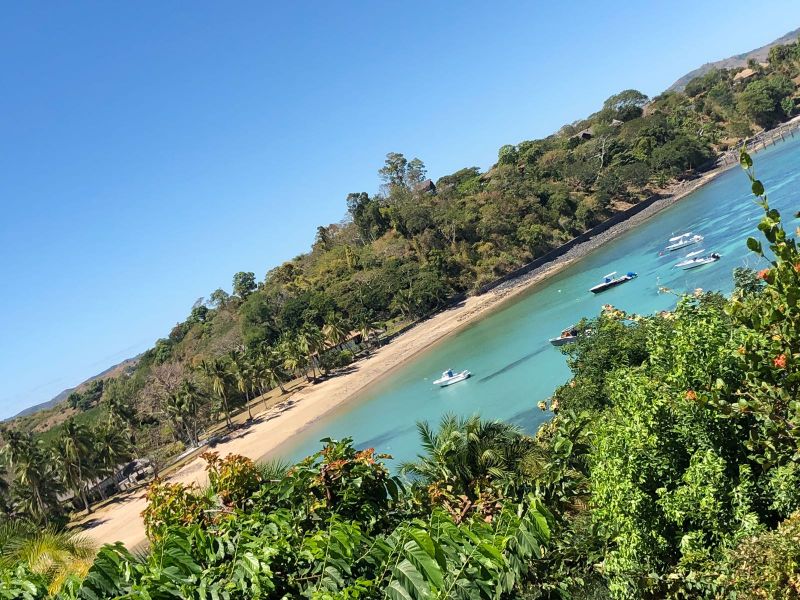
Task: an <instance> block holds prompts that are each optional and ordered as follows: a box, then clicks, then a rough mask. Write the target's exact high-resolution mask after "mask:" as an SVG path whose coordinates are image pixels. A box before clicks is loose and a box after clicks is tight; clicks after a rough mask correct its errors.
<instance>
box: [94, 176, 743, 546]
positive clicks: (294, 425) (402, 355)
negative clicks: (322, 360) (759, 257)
mask: <svg viewBox="0 0 800 600" xmlns="http://www.w3.org/2000/svg"><path fill="white" fill-rule="evenodd" d="M726 168H727V167H723V168H719V169H716V170H714V171H710V172H708V173H706V174H704V175H703V176H702V177H699V178H698V179H695V180H693V181H690V182H686V183H684V184H682V185H678V186H675V187H674V188H672V189H671V190H670V191H671V192H672V193H671V194H669V195H666V196H665V197H664V198H662V199H660V200H658V201H656V202H655V203H653V204H652V205H651V206H649V207H647V208H646V209H644V210H643V211H641V212H639V213H638V214H636V215H634V216H632V217H631V218H629V219H627V220H625V221H623V222H621V223H618V224H617V225H615V226H613V227H612V228H610V229H608V230H606V231H604V232H603V233H601V234H598V235H597V236H595V237H593V238H591V239H589V240H588V241H587V242H585V243H582V244H580V245H578V246H575V247H573V248H572V249H570V250H569V251H568V252H567V253H565V254H564V255H562V256H561V257H559V258H558V259H556V260H554V261H552V262H550V263H548V264H546V265H544V266H542V267H540V268H538V269H535V270H533V271H531V272H529V273H527V274H525V275H523V276H521V277H518V278H516V279H514V280H511V281H508V282H506V283H503V284H502V285H500V286H498V287H497V288H495V289H493V290H491V291H489V292H487V293H485V294H483V295H480V296H473V297H469V298H467V299H466V300H465V301H464V302H462V303H460V304H458V305H456V306H454V307H451V308H449V309H447V310H445V311H443V312H441V313H438V314H436V315H434V316H433V317H431V318H429V319H426V320H425V321H422V322H420V323H418V324H417V325H415V326H414V327H412V328H411V329H409V330H408V331H406V332H404V333H402V334H401V335H399V336H398V337H397V338H395V339H394V340H393V341H392V342H390V343H389V344H387V345H385V346H383V347H381V348H379V349H378V350H376V351H375V352H373V353H372V354H371V355H370V356H369V357H367V358H365V359H362V360H360V361H358V362H357V363H355V364H354V365H353V367H352V370H351V371H349V372H347V373H346V374H342V375H339V376H336V377H332V378H330V379H327V380H325V381H322V382H321V383H318V384H316V385H312V386H306V387H305V388H304V389H302V390H300V391H298V392H296V393H294V394H292V395H290V396H289V397H288V398H287V399H286V400H284V401H283V402H282V403H280V404H278V405H276V406H274V407H272V408H270V409H269V410H267V411H265V412H262V413H261V414H260V415H258V418H257V419H256V420H255V422H254V423H252V424H250V425H249V426H247V427H243V428H241V429H239V430H236V431H234V432H232V433H231V434H230V435H229V436H227V437H226V438H225V439H223V440H221V441H220V442H218V443H217V444H216V445H215V447H214V448H213V450H214V451H216V452H218V453H219V454H220V455H222V456H224V455H226V454H229V453H236V454H242V455H244V456H248V457H250V458H253V459H259V458H261V457H264V456H266V455H269V454H270V453H271V452H274V451H276V450H277V449H278V448H279V447H280V446H281V444H283V443H284V442H286V441H287V440H290V439H291V438H292V437H293V436H295V435H296V434H297V433H298V432H300V431H301V430H303V429H304V428H306V427H307V426H308V425H310V424H311V423H313V422H315V421H318V420H319V419H321V418H323V417H324V416H325V415H326V414H327V413H328V412H329V411H331V410H332V409H334V408H336V407H338V406H340V405H342V404H343V403H345V402H347V401H348V400H350V399H352V398H354V397H355V396H356V395H357V394H358V393H359V392H361V391H363V390H364V389H365V388H366V387H367V386H369V385H371V384H373V383H374V382H375V381H377V380H379V379H380V378H381V377H384V376H385V375H386V374H388V373H389V372H391V371H392V370H394V369H396V368H398V367H400V366H402V365H403V364H404V363H405V362H406V361H408V360H409V359H411V358H412V357H414V356H415V355H417V354H419V353H421V352H424V351H427V350H429V349H430V348H431V347H432V346H433V345H434V344H435V343H436V342H439V341H441V340H442V339H444V338H445V337H447V336H448V335H450V334H452V333H453V332H455V331H457V330H458V329H460V328H461V327H464V326H465V325H467V324H468V323H470V322H473V321H475V320H477V319H480V318H482V317H484V316H485V315H486V314H487V313H488V312H489V311H492V310H495V309H496V308H497V307H499V306H500V305H501V304H502V303H503V302H504V301H506V300H508V299H509V298H511V297H513V296H515V295H517V294H520V293H522V292H525V291H527V290H529V289H530V288H531V287H532V286H535V285H536V284H537V283H539V282H541V281H543V280H545V279H546V278H548V277H549V276H551V275H552V274H554V273H556V272H558V271H559V270H561V269H563V268H565V267H566V266H567V265H569V264H571V263H572V262H574V261H576V260H578V259H580V258H582V257H583V256H585V255H586V254H587V253H589V252H591V251H592V250H594V249H595V248H597V247H599V246H600V245H602V244H604V243H605V242H607V241H609V240H611V239H613V238H614V237H616V236H618V235H620V234H621V233H624V232H625V231H628V230H630V229H632V228H634V227H636V226H637V225H638V224H639V223H641V222H642V221H644V220H646V219H648V218H649V217H651V216H653V215H654V214H656V213H657V212H659V211H660V210H663V209H664V208H666V207H667V206H670V205H671V204H673V203H675V202H677V201H678V200H680V199H681V198H683V197H684V196H686V195H687V194H689V193H691V192H693V191H694V190H696V189H697V188H699V187H700V186H702V185H704V184H705V183H707V182H709V181H710V180H711V179H713V178H715V177H716V176H718V175H719V174H720V173H721V172H723V171H724V170H725V169H726ZM204 465H205V463H204V461H203V460H202V459H200V458H196V459H194V460H192V461H191V462H189V463H188V464H186V465H185V466H183V467H182V468H180V469H179V470H178V471H176V472H175V473H174V474H172V475H171V476H170V477H169V478H168V481H172V482H182V483H187V484H189V483H196V484H198V485H204V484H205V483H206V474H205V470H204ZM144 493H145V492H144V489H139V490H136V491H133V492H129V493H126V494H122V495H120V496H118V497H117V498H115V499H114V500H113V501H112V502H111V503H110V504H108V505H106V506H104V507H102V508H100V509H99V510H97V511H96V512H95V513H94V514H92V515H90V517H89V518H87V519H85V525H84V527H83V528H84V532H85V534H86V535H87V536H89V537H90V538H91V539H93V540H94V541H96V542H97V543H98V544H103V543H111V542H116V541H121V542H123V543H124V544H125V545H126V546H127V547H128V548H133V547H136V546H139V545H141V544H143V543H144V542H145V541H146V539H145V535H144V526H143V523H142V519H141V516H140V513H141V512H142V510H144V508H145V500H144Z"/></svg>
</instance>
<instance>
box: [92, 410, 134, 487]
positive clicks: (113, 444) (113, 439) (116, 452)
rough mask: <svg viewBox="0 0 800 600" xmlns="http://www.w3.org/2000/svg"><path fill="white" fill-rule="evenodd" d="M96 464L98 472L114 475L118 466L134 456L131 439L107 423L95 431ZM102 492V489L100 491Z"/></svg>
mask: <svg viewBox="0 0 800 600" xmlns="http://www.w3.org/2000/svg"><path fill="white" fill-rule="evenodd" d="M93 437H94V454H95V465H96V469H97V472H98V474H102V475H113V474H114V473H115V471H116V469H117V467H118V466H120V465H121V464H122V463H126V462H128V461H129V460H130V459H131V458H132V457H133V449H132V446H131V443H130V439H129V438H128V436H127V435H125V433H124V432H123V431H120V430H119V429H118V428H116V427H114V426H112V425H109V424H106V425H102V426H101V427H98V428H97V429H95V431H94V436H93ZM100 493H101V494H102V493H103V492H102V490H101V491H100Z"/></svg>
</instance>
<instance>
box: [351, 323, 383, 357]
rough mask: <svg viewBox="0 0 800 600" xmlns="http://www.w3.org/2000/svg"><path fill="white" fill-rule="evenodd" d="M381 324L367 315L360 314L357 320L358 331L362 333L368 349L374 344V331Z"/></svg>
mask: <svg viewBox="0 0 800 600" xmlns="http://www.w3.org/2000/svg"><path fill="white" fill-rule="evenodd" d="M379 326H380V324H379V323H378V322H377V321H373V320H372V319H370V318H369V317H368V316H367V315H362V316H360V317H359V318H358V320H357V321H356V327H357V331H358V333H359V335H361V341H362V343H363V344H364V346H365V347H366V349H367V351H369V349H370V347H371V346H372V332H373V331H375V330H376V329H378V327H379Z"/></svg>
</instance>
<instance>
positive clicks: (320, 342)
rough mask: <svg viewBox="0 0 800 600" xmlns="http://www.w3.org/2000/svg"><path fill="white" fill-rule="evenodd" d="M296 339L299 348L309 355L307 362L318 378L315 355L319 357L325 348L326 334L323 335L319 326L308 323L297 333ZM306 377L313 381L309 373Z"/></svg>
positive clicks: (314, 377)
mask: <svg viewBox="0 0 800 600" xmlns="http://www.w3.org/2000/svg"><path fill="white" fill-rule="evenodd" d="M296 339H297V344H298V346H299V348H300V349H301V350H302V351H303V353H304V354H305V355H306V356H307V357H308V361H307V364H310V365H311V374H312V377H313V379H316V378H317V361H316V358H315V357H318V356H319V353H320V352H322V351H323V350H324V349H325V336H323V335H322V332H321V331H320V330H319V328H317V327H314V326H313V325H309V324H306V325H305V326H304V327H303V328H302V329H301V330H300V333H298V334H297V337H296ZM306 378H307V379H308V380H309V381H311V379H310V378H308V374H306Z"/></svg>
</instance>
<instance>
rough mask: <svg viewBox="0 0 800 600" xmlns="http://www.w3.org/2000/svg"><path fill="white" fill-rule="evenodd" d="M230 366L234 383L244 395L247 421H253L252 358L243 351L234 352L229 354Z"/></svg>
mask: <svg viewBox="0 0 800 600" xmlns="http://www.w3.org/2000/svg"><path fill="white" fill-rule="evenodd" d="M228 358H229V360H228V364H229V365H230V373H231V377H232V378H233V383H234V385H235V386H236V389H237V390H239V392H240V393H242V394H244V397H245V404H246V405H247V419H248V421H252V420H253V411H252V409H251V408H250V392H252V390H253V366H252V361H251V357H250V355H249V354H248V353H247V352H244V351H243V350H232V351H231V352H229V353H228Z"/></svg>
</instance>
